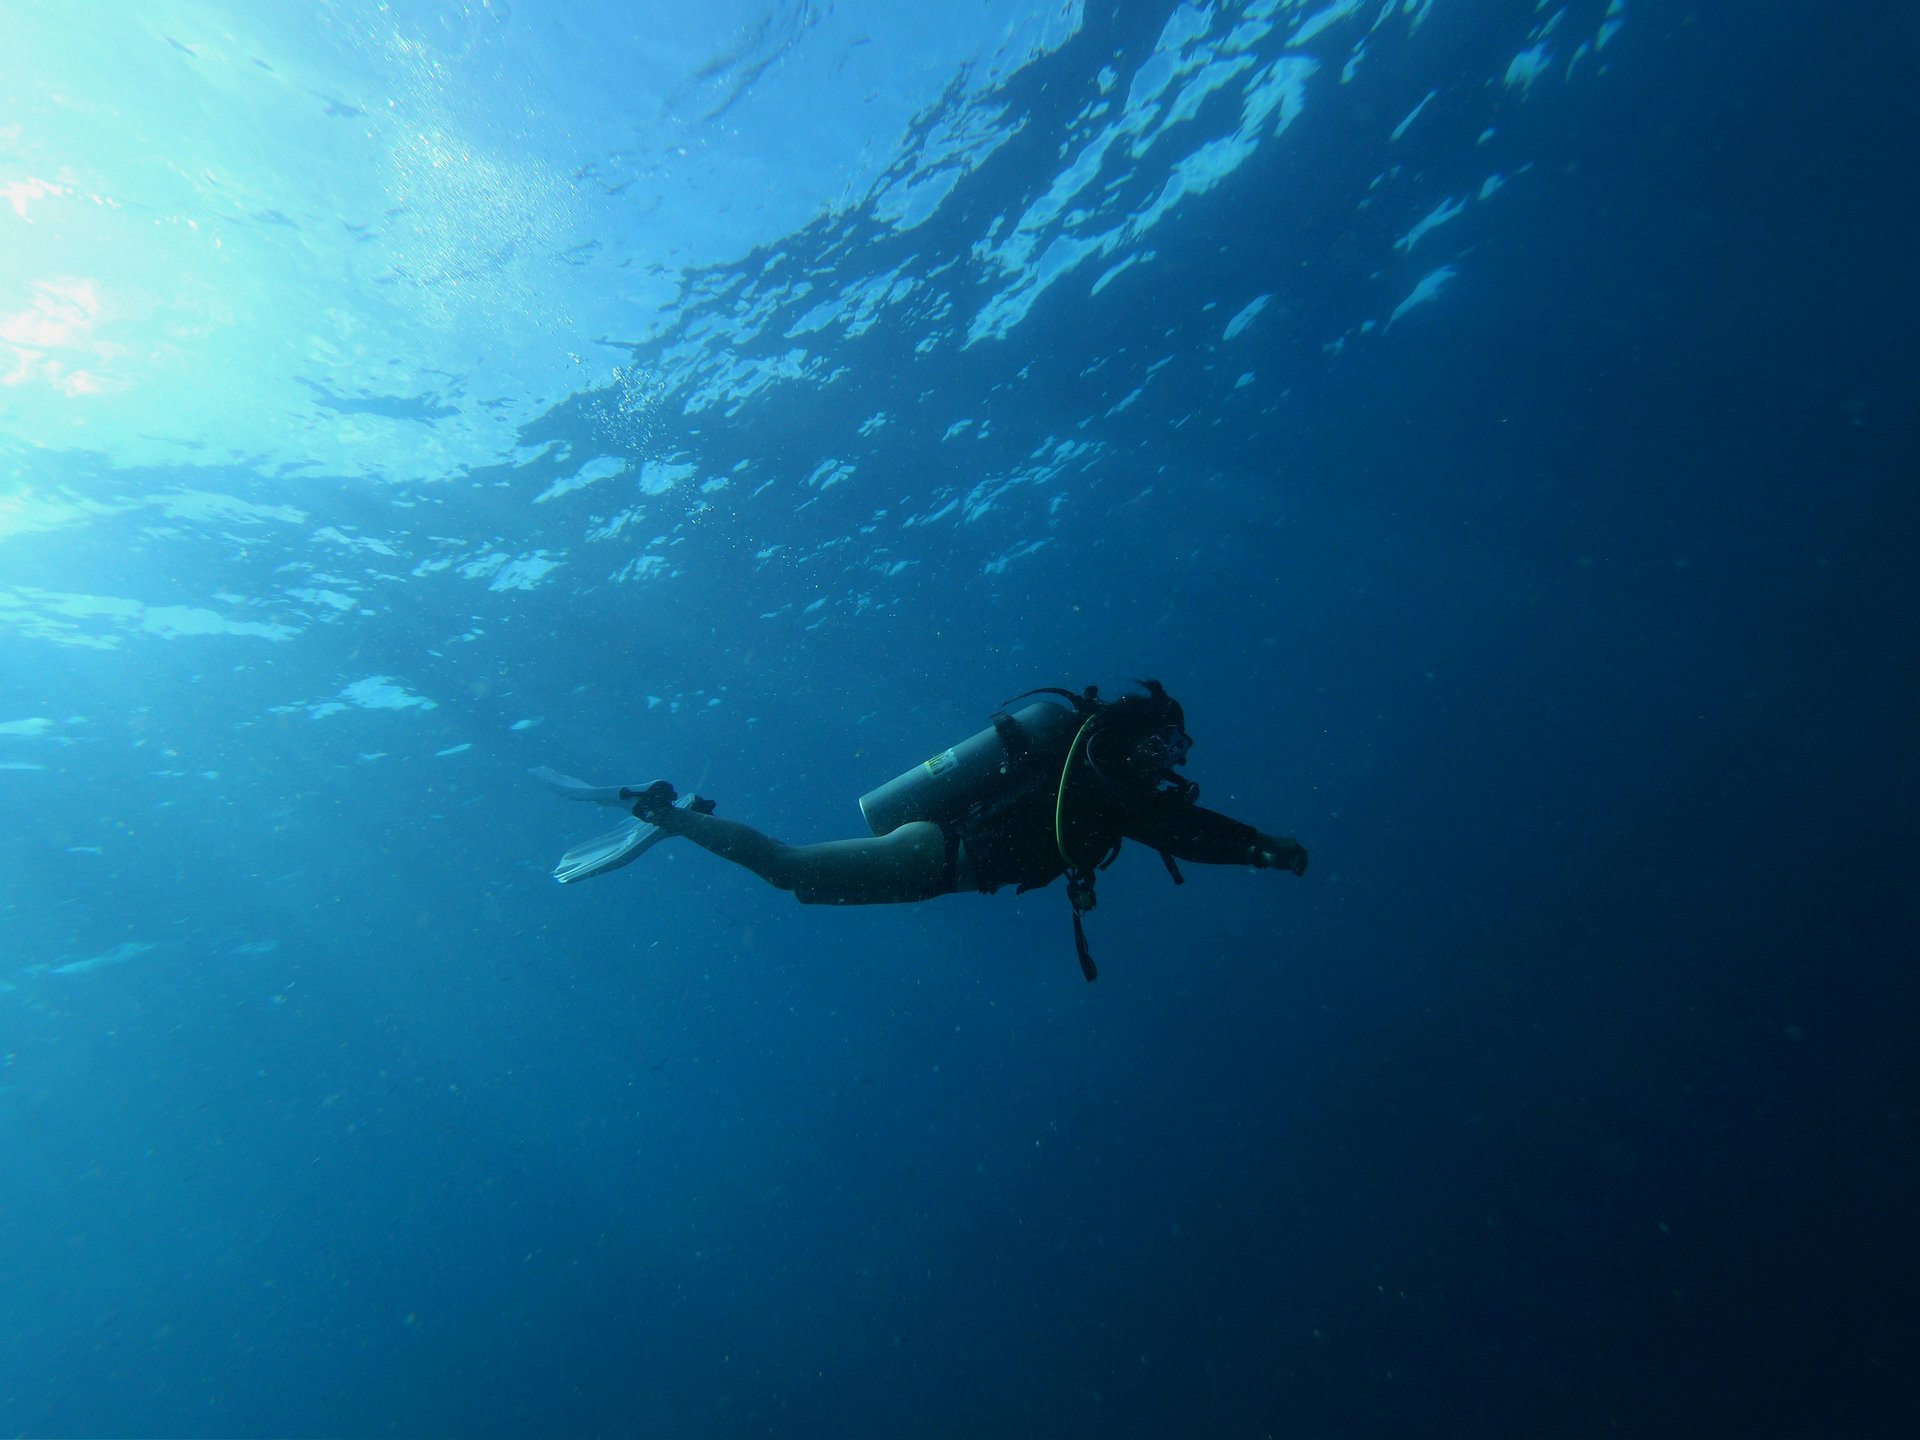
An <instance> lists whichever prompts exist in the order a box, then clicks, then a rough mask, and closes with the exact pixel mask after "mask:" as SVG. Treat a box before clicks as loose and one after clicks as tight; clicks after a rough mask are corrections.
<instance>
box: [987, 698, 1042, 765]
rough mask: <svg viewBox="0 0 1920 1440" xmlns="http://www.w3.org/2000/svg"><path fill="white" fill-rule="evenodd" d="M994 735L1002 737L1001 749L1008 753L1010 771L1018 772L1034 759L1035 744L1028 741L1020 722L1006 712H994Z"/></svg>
mask: <svg viewBox="0 0 1920 1440" xmlns="http://www.w3.org/2000/svg"><path fill="white" fill-rule="evenodd" d="M993 733H994V734H996V735H998V736H999V737H1000V748H1001V749H1002V750H1004V751H1006V754H1007V768H1008V769H1009V770H1017V769H1019V768H1020V767H1021V766H1023V765H1025V764H1026V763H1027V762H1028V761H1029V760H1031V759H1032V758H1033V742H1032V741H1030V740H1028V739H1027V732H1026V731H1024V730H1022V729H1021V728H1020V722H1019V721H1017V720H1015V719H1014V718H1013V716H1011V715H1009V714H1008V713H1007V712H1006V711H1004V710H996V711H994V712H993Z"/></svg>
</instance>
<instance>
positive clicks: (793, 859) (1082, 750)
mask: <svg viewBox="0 0 1920 1440" xmlns="http://www.w3.org/2000/svg"><path fill="white" fill-rule="evenodd" d="M1139 683H1140V685H1141V687H1142V690H1143V692H1144V693H1141V694H1133V695H1124V696H1121V697H1120V698H1118V699H1115V700H1104V699H1102V698H1101V697H1100V693H1099V691H1098V689H1097V688H1096V687H1095V686H1091V685H1089V686H1088V687H1087V688H1086V689H1085V690H1083V691H1080V692H1078V693H1076V692H1074V691H1071V690H1064V689H1058V688H1055V687H1045V688H1043V689H1039V690H1030V691H1028V692H1027V694H1025V695H1021V696H1016V697H1015V699H1014V700H1010V701H1008V702H1007V705H1013V704H1015V703H1016V702H1017V701H1019V700H1027V699H1030V698H1031V697H1033V696H1040V695H1044V696H1049V697H1057V699H1058V700H1061V701H1064V702H1065V703H1064V704H1061V703H1056V701H1055V700H1054V699H1047V700H1035V701H1034V702H1033V703H1032V704H1029V705H1027V706H1025V707H1023V708H1022V709H1020V710H1017V711H1014V712H1012V713H1009V712H1008V710H1007V709H1006V708H1005V707H1002V708H1001V709H1000V710H999V711H998V712H996V713H995V714H994V716H993V723H992V725H991V726H989V727H988V728H987V729H985V730H982V731H980V732H979V733H978V734H977V735H974V736H972V737H970V738H968V739H967V740H964V741H962V742H961V743H960V744H958V745H955V746H953V747H952V748H951V749H948V750H944V751H942V752H941V753H940V754H938V755H935V756H934V757H933V758H932V759H930V760H927V761H925V762H923V763H921V764H919V765H916V766H914V767H913V768H912V769H911V770H909V771H907V772H906V773H905V774H903V775H900V776H897V777H896V778H894V779H893V780H890V781H888V782H887V783H886V784H885V785H882V786H880V787H879V788H878V789H875V790H871V791H869V792H868V793H867V794H865V795H863V796H861V797H860V810H861V813H862V814H863V815H864V816H865V817H866V820H867V825H868V827H869V828H870V829H871V830H872V831H873V835H872V837H871V838H865V839H858V840H829V841H826V842H823V843H820V844H814V845H789V844H787V843H785V842H784V841H780V840H776V839H774V838H773V837H772V836H769V835H763V834H762V833H761V832H760V831H758V830H755V829H753V828H752V827H751V826H748V825H743V824H741V823H740V822H739V821H737V820H723V819H721V818H720V817H719V816H717V815H715V814H714V813H713V812H714V806H713V803H712V802H711V801H709V800H704V799H702V798H700V797H699V796H696V795H688V796H684V797H683V796H680V795H679V794H677V793H676V791H675V790H674V787H673V786H672V785H670V784H669V783H668V782H666V781H665V780H655V781H653V782H652V783H651V784H647V785H638V786H611V787H597V786H591V785H587V784H584V783H582V782H581V781H578V780H574V779H571V778H569V777H567V776H565V775H561V774H558V773H557V772H555V771H552V770H546V769H539V770H535V771H534V772H533V773H534V774H535V775H537V776H539V777H540V778H541V779H542V780H544V781H546V782H547V783H548V784H549V785H551V786H552V787H553V788H554V789H555V790H557V791H559V792H560V793H561V794H562V795H565V796H566V797H567V798H569V799H574V800H585V801H591V802H593V803H596V804H602V805H615V806H619V807H622V808H627V809H630V811H631V813H632V815H633V816H634V819H633V820H630V821H628V822H626V823H625V824H624V825H623V826H622V827H621V828H620V829H618V830H615V831H614V832H612V833H611V834H608V835H603V836H601V837H599V838H598V839H595V840H592V841H589V842H587V843H586V844H585V845H581V846H578V847H576V848H575V849H573V850H570V851H569V852H568V853H567V854H566V856H565V857H563V858H562V860H561V861H560V863H559V865H558V866H556V867H555V869H554V878H555V879H557V880H559V881H561V882H562V883H563V884H565V883H570V882H572V881H576V880H584V879H587V878H589V877H591V876H594V875H603V874H605V873H607V872H608V871H610V870H615V869H618V868H619V867H620V866H622V865H626V864H629V863H631V862H632V861H634V860H636V859H638V858H639V857H640V855H642V854H644V853H645V852H646V851H647V850H648V849H650V848H651V847H652V846H653V845H654V844H656V843H657V842H658V841H660V840H662V839H664V838H666V837H668V836H674V835H678V836H681V837H683V838H685V839H687V840H691V841H692V842H693V843H694V844H696V845H698V846H700V847H701V848H702V849H703V850H708V851H711V852H712V853H713V854H715V855H718V856H719V857H720V858H721V859H723V860H731V861H732V862H733V863H734V864H736V865H740V866H743V867H744V868H746V869H748V870H751V871H752V872H753V873H754V874H756V875H758V876H759V877H760V878H761V879H763V880H765V881H766V882H767V883H768V884H770V885H773V886H775V887H776V888H778V889H781V890H788V891H791V892H792V893H793V895H794V897H795V898H796V899H797V900H799V901H800V902H801V903H802V904H804V905H884V904H902V903H909V902H913V901H918V900H930V899H932V898H933V897H934V896H936V895H951V894H954V893H956V892H959V891H966V890H977V891H980V892H981V893H983V894H991V893H992V892H993V891H995V890H998V889H1000V887H1001V886H1003V885H1012V886H1014V887H1015V888H1016V890H1020V891H1026V890H1033V889H1037V888H1038V887H1040V886H1043V885H1049V884H1051V883H1052V882H1053V881H1054V880H1055V879H1057V878H1059V877H1060V876H1062V875H1064V876H1065V877H1066V880H1067V897H1068V899H1069V900H1070V901H1071V903H1072V905H1073V936H1074V946H1075V949H1076V950H1077V951H1078V953H1079V957H1080V969H1081V972H1082V973H1083V974H1084V975H1085V976H1086V978H1087V979H1088V980H1092V979H1094V978H1095V976H1096V975H1097V974H1098V971H1097V970H1096V969H1095V966H1094V963H1093V957H1092V955H1091V953H1090V952H1089V950H1088V947H1087V938H1086V930H1085V927H1084V925H1083V924H1082V917H1083V916H1085V915H1086V913H1087V912H1088V911H1089V910H1091V909H1093V907H1094V877H1095V874H1096V872H1098V871H1100V870H1104V869H1105V868H1106V867H1107V866H1109V865H1111V864H1112V863H1113V861H1114V858H1115V857H1116V856H1118V855H1119V853H1120V846H1121V842H1122V841H1123V840H1138V841H1139V842H1140V843H1141V844H1143V845H1146V846H1149V847H1151V848H1152V849H1154V850H1157V851H1158V852H1159V853H1160V858H1161V859H1162V860H1163V861H1165V862H1166V866H1167V872H1168V873H1169V874H1170V875H1171V876H1172V877H1173V881H1174V883H1175V884H1176V885H1178V884H1181V883H1184V877H1183V876H1182V875H1181V874H1180V868H1179V866H1178V864H1177V863H1176V861H1179V860H1191V861H1195V862H1198V863H1200V864H1209V865H1250V866H1252V867H1253V868H1255V869H1260V870H1291V871H1292V872H1293V873H1294V874H1295V875H1301V874H1304V873H1305V872H1306V868H1307V852H1306V850H1305V848H1304V847H1303V846H1302V845H1301V844H1300V842H1299V841H1297V840H1292V839H1285V838H1281V837H1277V836H1272V835H1266V834H1262V833H1261V832H1260V831H1258V830H1256V829H1254V828H1253V827H1252V826H1251V825H1246V824H1243V823H1242V822H1240V821H1238V820H1234V819H1231V818H1229V817H1228V816H1225V815H1222V814H1220V813H1219V812H1218V811H1214V810H1207V809H1203V808H1202V807H1201V806H1200V805H1198V804H1197V803H1195V802H1196V801H1197V800H1198V798H1199V794H1200V787H1199V786H1198V785H1196V784H1194V782H1193V781H1191V780H1188V779H1186V778H1184V777H1182V776H1180V775H1178V774H1176V773H1175V771H1176V770H1177V769H1178V768H1179V767H1181V766H1184V765H1185V764H1186V763H1187V752H1188V751H1189V750H1190V749H1191V748H1192V745H1193V739H1192V737H1191V736H1189V735H1188V734H1187V730H1186V715H1185V713H1184V712H1183V711H1182V710H1181V708H1180V702H1179V701H1177V700H1175V699H1174V698H1173V697H1172V696H1171V695H1169V694H1168V693H1167V691H1166V688H1165V687H1164V686H1163V685H1161V683H1160V682H1159V681H1158V680H1143V681H1141V682H1139Z"/></svg>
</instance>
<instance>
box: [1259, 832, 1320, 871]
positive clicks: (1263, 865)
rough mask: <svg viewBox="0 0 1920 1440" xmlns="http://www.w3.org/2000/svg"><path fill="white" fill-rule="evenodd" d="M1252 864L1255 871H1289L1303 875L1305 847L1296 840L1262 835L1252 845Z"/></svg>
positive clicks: (1305, 858) (1305, 864) (1305, 855)
mask: <svg viewBox="0 0 1920 1440" xmlns="http://www.w3.org/2000/svg"><path fill="white" fill-rule="evenodd" d="M1252 863H1253V868H1254V869H1256V870H1291V871H1292V872H1293V873H1294V874H1296V875H1304V874H1306V873H1307V847H1306V846H1304V845H1302V844H1301V843H1300V842H1299V841H1298V840H1288V839H1285V838H1282V837H1279V836H1274V835H1262V836H1261V837H1260V838H1259V839H1258V840H1256V841H1255V842H1254V844H1253V855H1252Z"/></svg>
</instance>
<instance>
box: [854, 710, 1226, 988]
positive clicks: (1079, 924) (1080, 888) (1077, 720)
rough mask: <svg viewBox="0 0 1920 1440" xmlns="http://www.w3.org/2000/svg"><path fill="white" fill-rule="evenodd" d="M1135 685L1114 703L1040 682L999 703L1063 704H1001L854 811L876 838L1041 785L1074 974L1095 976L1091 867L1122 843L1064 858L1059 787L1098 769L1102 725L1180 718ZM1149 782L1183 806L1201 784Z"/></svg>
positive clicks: (1111, 856) (1174, 868)
mask: <svg viewBox="0 0 1920 1440" xmlns="http://www.w3.org/2000/svg"><path fill="white" fill-rule="evenodd" d="M1142 684H1143V686H1144V687H1145V690H1146V694H1145V695H1143V696H1126V697H1123V698H1122V699H1120V700H1112V701H1107V700H1102V699H1101V698H1100V692H1099V690H1098V688H1097V687H1095V686H1092V685H1089V686H1087V687H1086V689H1085V690H1082V691H1077V692H1076V691H1073V690H1067V689H1063V688H1060V687H1056V686H1046V687H1043V688H1041V689H1037V690H1029V691H1028V692H1027V693H1026V694H1025V695H1016V696H1015V697H1014V698H1013V700H1009V701H1007V702H1006V705H1008V706H1010V705H1012V704H1014V703H1015V701H1018V700H1025V699H1027V698H1029V697H1030V696H1034V695H1057V696H1059V697H1060V698H1061V699H1063V700H1065V701H1066V702H1067V704H1066V705H1054V704H1049V703H1047V702H1045V701H1035V702H1034V703H1033V704H1031V705H1027V706H1023V707H1022V708H1021V709H1019V710H1017V711H1014V712H1012V713H1009V712H1008V710H1007V708H1006V706H1002V707H1001V709H999V710H998V711H996V712H995V713H994V716H993V723H992V724H991V725H989V726H988V727H987V728H986V729H984V730H981V731H978V732H976V733H975V734H973V735H970V736H968V737H967V738H966V739H965V740H962V741H961V742H960V743H959V744H957V745H953V746H950V747H948V748H947V749H945V750H943V751H941V752H940V753H939V754H937V755H934V756H931V757H930V758H928V759H926V760H923V761H922V762H921V763H920V764H918V765H915V766H914V767H913V768H912V769H910V770H907V771H905V772H903V773H902V774H900V775H897V776H895V777H894V778H893V779H891V780H889V781H888V782H887V783H886V784H884V785H881V786H878V787H876V788H875V789H872V790H869V791H868V792H867V793H866V794H865V795H862V796H861V797H860V813H861V814H862V815H863V816H865V817H866V821H867V825H868V827H869V828H870V829H871V830H872V831H873V833H874V834H875V835H886V834H889V833H890V832H892V831H893V830H896V829H898V828H899V827H900V826H902V825H905V824H907V823H908V822H910V821H914V820H928V821H931V822H933V823H934V824H936V825H940V826H942V827H943V828H945V827H951V826H953V825H956V824H958V823H960V822H961V821H963V820H965V819H968V818H970V817H971V818H974V819H977V818H979V817H982V816H986V815H990V814H992V813H993V812H995V811H998V810H1000V809H1002V808H1003V807H1005V806H1006V805H1008V804H1009V803H1011V802H1012V801H1014V800H1017V799H1021V798H1023V797H1024V796H1027V795H1029V794H1031V793H1032V792H1033V791H1034V790H1035V789H1037V788H1039V787H1040V786H1042V785H1046V784H1051V785H1052V786H1053V788H1054V825H1053V833H1054V843H1055V845H1056V846H1057V847H1058V849H1059V853H1060V860H1061V863H1062V864H1063V865H1064V866H1065V867H1066V878H1067V899H1068V901H1069V902H1070V903H1071V904H1072V907H1073V942H1074V950H1075V952H1076V953H1077V955H1078V956H1079V960H1080V973H1081V974H1082V975H1084V976H1085V977H1086V978H1087V980H1089V981H1092V980H1095V979H1097V978H1098V977H1099V973H1100V972H1099V970H1098V968H1097V967H1096V966H1095V965H1094V963H1093V955H1092V953H1091V951H1090V950H1089V949H1088V946H1087V934H1086V927H1085V925H1084V923H1083V917H1084V916H1085V915H1086V913H1087V912H1088V911H1090V910H1092V909H1093V908H1094V906H1095V904H1097V903H1098V901H1097V897H1096V896H1095V893H1094V877H1095V875H1096V873H1097V872H1098V871H1100V870H1104V869H1106V868H1107V866H1109V865H1111V864H1112V863H1113V862H1114V860H1115V859H1116V858H1117V857H1118V855H1119V854H1120V845H1119V842H1117V841H1116V842H1115V843H1114V844H1113V846H1112V847H1111V848H1110V849H1109V850H1108V851H1107V853H1106V854H1105V855H1103V856H1100V857H1098V858H1097V859H1096V858H1093V857H1076V856H1074V855H1073V854H1071V853H1070V852H1069V850H1068V847H1067V817H1066V812H1067V793H1068V789H1069V786H1070V784H1071V782H1072V780H1073V777H1074V775H1075V773H1076V772H1077V771H1078V770H1079V769H1080V768H1081V767H1082V766H1088V767H1090V768H1092V769H1093V770H1094V772H1095V774H1096V775H1098V774H1099V773H1100V766H1099V765H1098V764H1097V763H1096V762H1094V761H1093V760H1092V759H1091V752H1092V748H1093V746H1094V745H1095V744H1096V743H1097V741H1098V740H1099V739H1100V738H1102V731H1103V722H1105V723H1106V724H1107V725H1108V726H1109V727H1110V726H1111V723H1112V722H1113V721H1115V720H1116V719H1117V718H1118V717H1120V716H1122V715H1126V714H1128V713H1129V712H1131V711H1134V710H1137V709H1139V708H1141V707H1142V706H1145V707H1147V709H1148V710H1149V711H1150V712H1164V713H1165V715H1166V716H1167V717H1169V718H1171V719H1172V720H1173V722H1174V723H1175V724H1176V725H1177V724H1179V723H1182V721H1183V717H1182V715H1181V711H1180V706H1179V703H1178V702H1177V701H1175V700H1174V699H1173V697H1172V696H1170V695H1168V694H1167V692H1166V690H1165V689H1164V688H1163V687H1162V686H1161V685H1160V682H1159V681H1157V680H1148V681H1143V682H1142ZM1130 718H1131V717H1130ZM1156 718H1158V716H1157V715H1156ZM1125 728H1131V727H1130V726H1129V727H1125ZM1068 737H1071V740H1069V738H1068ZM1063 744H1064V746H1065V758H1064V759H1063V760H1061V759H1058V758H1057V757H1059V756H1060V754H1061V748H1062V745H1063ZM1056 764H1057V765H1058V766H1059V768H1058V770H1057V771H1056V770H1055V768H1054V766H1055V765H1056ZM1102 778H1104V777H1102ZM1153 783H1154V785H1155V786H1156V787H1165V788H1167V789H1169V790H1171V791H1172V792H1173V793H1176V794H1178V795H1180V796H1181V798H1183V799H1185V800H1186V801H1188V802H1189V803H1191V802H1192V801H1193V800H1194V799H1196V798H1197V797H1198V794H1199V788H1198V787H1197V786H1195V785H1194V784H1193V783H1192V782H1191V781H1188V780H1183V779H1181V778H1180V777H1179V776H1177V775H1174V774H1173V773H1172V772H1171V771H1170V770H1169V771H1165V772H1164V773H1163V774H1161V775H1160V776H1158V777H1157V778H1156V779H1155V780H1154V782H1153ZM1160 858H1161V860H1162V861H1164V862H1165V864H1166V867H1167V873H1168V874H1169V875H1170V876H1172V877H1173V882H1174V884H1176V885H1179V884H1184V883H1185V877H1184V876H1183V875H1181V873H1180V867H1179V866H1178V865H1177V864H1176V863H1175V862H1174V859H1173V857H1172V856H1171V855H1169V854H1167V853H1166V852H1165V851H1161V852H1160Z"/></svg>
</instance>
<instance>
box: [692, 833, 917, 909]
mask: <svg viewBox="0 0 1920 1440" xmlns="http://www.w3.org/2000/svg"><path fill="white" fill-rule="evenodd" d="M656 823H657V824H658V825H659V826H660V828H661V829H662V830H665V831H667V832H668V833H670V834H673V835H680V836H684V837H685V838H686V839H688V840H691V841H693V843H694V844H696V845H698V846H699V847H700V848H701V849H703V850H710V851H712V852H713V853H714V854H715V855H718V856H719V857H720V858H721V859H722V860H731V861H732V862H733V863H734V864H736V865H740V866H744V867H745V868H746V869H748V870H751V871H752V872H753V873H754V874H756V875H758V876H759V877H760V878H761V879H762V880H765V881H766V882H767V883H768V884H769V885H772V886H774V887H775V888H777V889H780V890H791V891H792V892H793V893H794V896H795V898H797V899H798V900H800V901H801V902H802V903H803V904H807V905H887V904H899V903H904V902H907V901H913V900H929V899H932V898H933V897H934V896H935V895H945V894H947V893H948V892H949V891H951V890H952V889H953V877H952V876H951V875H950V874H949V873H948V870H949V866H948V860H947V837H946V834H945V832H944V831H942V830H941V829H940V827H939V826H938V825H934V824H930V823H929V822H927V821H925V820H915V821H912V822H910V823H908V824H906V825H902V826H901V827H900V828H899V829H897V830H894V831H892V832H891V833H889V834H886V835H881V836H879V837H877V838H874V839H864V840H828V841H824V842H823V843H821V844H818V845H788V844H787V843H785V842H784V841H781V840H776V839H774V838H773V837H772V836H771V835H763V834H761V833H760V832H759V831H758V830H756V829H754V828H753V827H752V826H751V825H742V824H741V823H740V822H739V821H738V820H722V819H720V818H719V817H718V816H716V815H702V814H700V813H698V812H697V811H691V810H668V811H667V812H666V813H664V814H662V815H661V816H660V817H659V819H658V820H657V821H656Z"/></svg>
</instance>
